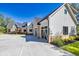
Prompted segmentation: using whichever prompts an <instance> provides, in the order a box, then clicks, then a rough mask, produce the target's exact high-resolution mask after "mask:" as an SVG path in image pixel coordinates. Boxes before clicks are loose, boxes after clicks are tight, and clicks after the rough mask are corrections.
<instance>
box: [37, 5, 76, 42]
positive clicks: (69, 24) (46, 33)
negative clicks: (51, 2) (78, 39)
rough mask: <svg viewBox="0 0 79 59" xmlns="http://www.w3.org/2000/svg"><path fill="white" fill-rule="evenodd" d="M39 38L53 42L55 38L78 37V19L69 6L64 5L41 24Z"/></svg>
mask: <svg viewBox="0 0 79 59" xmlns="http://www.w3.org/2000/svg"><path fill="white" fill-rule="evenodd" d="M39 25H40V32H39V33H40V34H39V37H42V36H43V38H45V39H47V40H48V42H51V40H52V38H53V37H54V36H62V37H68V36H70V35H76V17H75V16H74V13H73V11H72V8H71V7H70V5H69V4H63V5H62V6H60V7H59V8H57V9H56V10H54V11H53V12H52V13H50V14H49V15H48V16H47V17H45V18H44V19H43V20H41V21H40V22H39Z"/></svg>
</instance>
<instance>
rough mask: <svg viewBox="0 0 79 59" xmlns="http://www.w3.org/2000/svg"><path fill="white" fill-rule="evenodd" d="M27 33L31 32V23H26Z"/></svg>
mask: <svg viewBox="0 0 79 59" xmlns="http://www.w3.org/2000/svg"><path fill="white" fill-rule="evenodd" d="M27 34H33V24H32V23H28V25H27Z"/></svg>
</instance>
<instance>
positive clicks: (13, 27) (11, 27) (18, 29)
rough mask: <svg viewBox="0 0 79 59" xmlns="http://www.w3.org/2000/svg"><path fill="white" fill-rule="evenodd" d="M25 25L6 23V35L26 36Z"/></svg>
mask: <svg viewBox="0 0 79 59" xmlns="http://www.w3.org/2000/svg"><path fill="white" fill-rule="evenodd" d="M26 32H27V23H8V25H7V33H16V34H26Z"/></svg>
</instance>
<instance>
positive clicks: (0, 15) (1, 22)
mask: <svg viewBox="0 0 79 59" xmlns="http://www.w3.org/2000/svg"><path fill="white" fill-rule="evenodd" d="M0 26H4V16H3V15H2V14H0Z"/></svg>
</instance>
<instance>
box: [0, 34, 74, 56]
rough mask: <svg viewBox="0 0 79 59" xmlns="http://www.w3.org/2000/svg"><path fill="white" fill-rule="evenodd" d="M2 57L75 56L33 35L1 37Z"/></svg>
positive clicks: (0, 52)
mask: <svg viewBox="0 0 79 59" xmlns="http://www.w3.org/2000/svg"><path fill="white" fill-rule="evenodd" d="M0 56H73V55H72V54H71V53H68V52H66V51H63V50H61V49H59V48H57V47H55V46H54V45H50V44H48V43H46V40H42V39H38V38H36V37H34V36H32V35H28V36H25V35H16V34H15V35H13V34H3V35H0Z"/></svg>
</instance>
